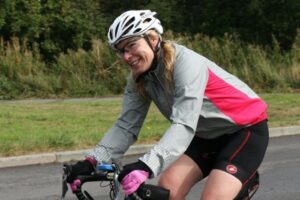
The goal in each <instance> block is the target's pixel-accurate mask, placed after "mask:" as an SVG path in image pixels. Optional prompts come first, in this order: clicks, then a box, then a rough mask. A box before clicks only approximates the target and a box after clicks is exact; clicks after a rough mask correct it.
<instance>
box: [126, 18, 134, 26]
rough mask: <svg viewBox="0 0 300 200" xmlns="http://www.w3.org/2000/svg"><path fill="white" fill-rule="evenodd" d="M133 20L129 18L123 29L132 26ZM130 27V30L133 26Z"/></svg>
mask: <svg viewBox="0 0 300 200" xmlns="http://www.w3.org/2000/svg"><path fill="white" fill-rule="evenodd" d="M134 20H135V17H131V18H130V20H128V21H127V22H126V24H125V27H126V26H129V25H130V24H132V23H133V22H134ZM130 27H131V28H132V27H133V25H131V26H130Z"/></svg>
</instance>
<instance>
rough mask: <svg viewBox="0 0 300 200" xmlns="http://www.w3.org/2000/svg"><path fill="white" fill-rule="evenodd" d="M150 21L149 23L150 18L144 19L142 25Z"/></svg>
mask: <svg viewBox="0 0 300 200" xmlns="http://www.w3.org/2000/svg"><path fill="white" fill-rule="evenodd" d="M150 21H151V18H146V19H145V20H144V21H143V23H144V24H148V23H149V22H150Z"/></svg>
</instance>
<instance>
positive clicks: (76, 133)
mask: <svg viewBox="0 0 300 200" xmlns="http://www.w3.org/2000/svg"><path fill="white" fill-rule="evenodd" d="M261 96H262V98H263V99H264V100H265V101H266V102H267V103H268V104H269V116H270V121H269V122H270V127H278V126H290V125H300V106H299V105H300V93H296V94H262V95H261ZM0 110H1V113H0V127H1V128H0V141H1V142H0V156H2V157H5V156H14V155H24V154H33V153H41V152H51V151H64V150H78V149H86V148H92V147H94V146H95V144H97V143H98V141H99V140H100V139H101V137H102V136H103V134H104V132H105V131H106V130H108V129H109V128H110V127H111V126H112V124H113V122H114V121H115V120H116V119H117V117H118V115H119V113H120V112H121V100H120V99H118V98H105V99H89V100H86V101H62V100H56V101H55V100H54V101H3V102H1V103H0ZM168 126H169V123H168V122H167V120H166V119H164V118H163V116H162V115H161V114H160V113H159V111H158V110H157V109H156V107H155V106H153V105H152V106H151V108H150V112H149V114H148V116H147V118H146V121H145V124H144V126H143V128H142V132H141V135H140V138H139V141H138V143H150V142H153V141H156V140H158V139H159V138H160V136H161V134H162V133H163V132H164V131H165V130H166V129H167V127H168Z"/></svg>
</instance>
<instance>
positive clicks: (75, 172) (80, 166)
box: [67, 159, 95, 183]
mask: <svg viewBox="0 0 300 200" xmlns="http://www.w3.org/2000/svg"><path fill="white" fill-rule="evenodd" d="M67 167H68V168H69V169H68V171H69V172H70V174H69V175H68V177H67V182H68V183H73V182H74V181H75V180H76V178H77V177H78V176H79V175H90V174H91V173H92V172H94V170H95V167H94V165H93V164H92V162H91V161H90V160H87V159H86V160H83V161H79V162H77V163H75V164H73V165H68V166H67Z"/></svg>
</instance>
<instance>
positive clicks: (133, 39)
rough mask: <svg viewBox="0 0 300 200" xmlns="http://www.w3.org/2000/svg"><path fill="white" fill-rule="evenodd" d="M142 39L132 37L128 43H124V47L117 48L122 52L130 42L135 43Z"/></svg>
mask: <svg viewBox="0 0 300 200" xmlns="http://www.w3.org/2000/svg"><path fill="white" fill-rule="evenodd" d="M140 38H142V37H132V38H128V41H127V42H126V43H125V45H124V46H123V47H122V48H118V49H119V50H124V48H125V47H126V46H127V45H128V44H129V43H131V42H135V41H137V40H138V39H140Z"/></svg>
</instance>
